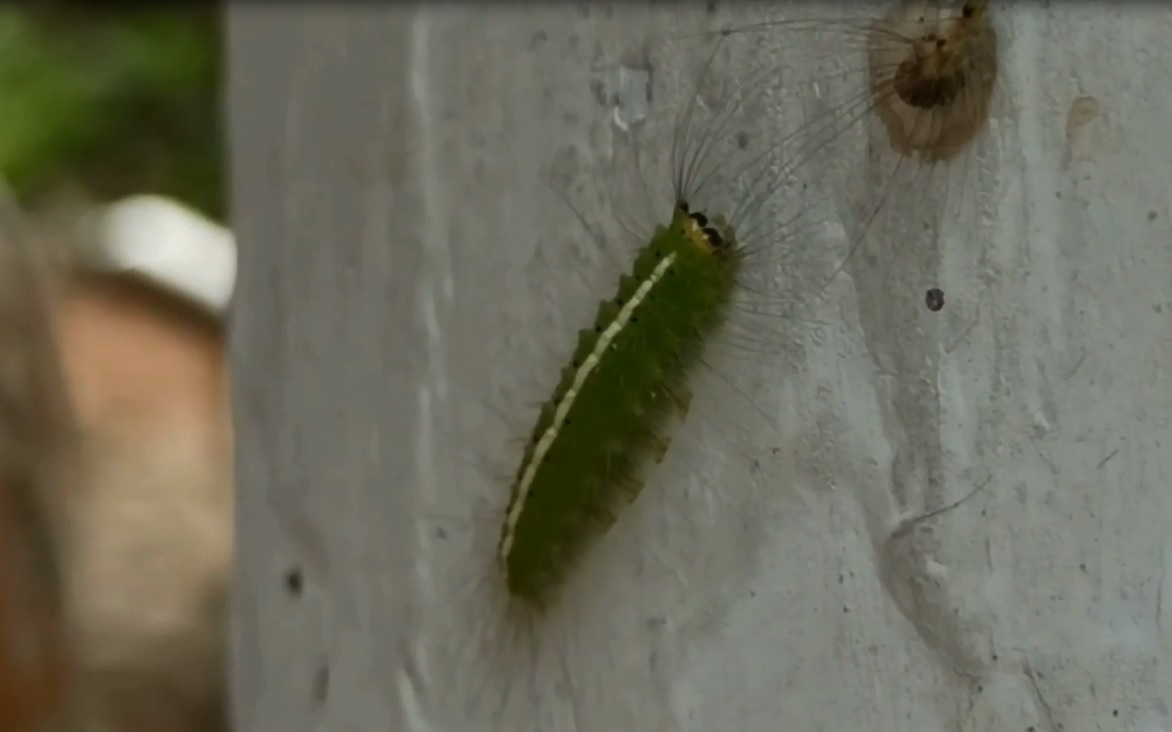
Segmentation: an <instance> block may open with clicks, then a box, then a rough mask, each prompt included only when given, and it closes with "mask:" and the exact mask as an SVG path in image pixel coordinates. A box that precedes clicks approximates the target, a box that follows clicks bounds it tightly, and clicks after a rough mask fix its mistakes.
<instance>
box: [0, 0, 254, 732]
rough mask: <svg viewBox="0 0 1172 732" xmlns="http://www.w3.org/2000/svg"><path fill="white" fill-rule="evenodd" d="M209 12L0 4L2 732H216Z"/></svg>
mask: <svg viewBox="0 0 1172 732" xmlns="http://www.w3.org/2000/svg"><path fill="white" fill-rule="evenodd" d="M220 16H221V12H220V8H219V7H218V6H217V5H215V4H198V3H192V4H178V3H168V4H160V5H158V6H150V5H147V4H97V3H94V4H91V5H86V4H81V3H63V2H51V1H50V2H40V3H26V4H13V5H5V6H3V7H0V181H2V182H3V183H4V185H5V187H6V188H7V189H8V191H7V192H6V193H5V196H4V199H5V200H4V201H3V203H5V207H4V210H3V211H0V213H3V214H4V215H3V216H0V219H2V220H0V224H3V226H2V227H0V229H2V230H0V360H2V362H3V365H4V366H5V368H4V369H0V730H3V731H4V732H25V731H26V730H27V731H29V732H32V730H93V731H94V732H97V731H99V730H101V731H102V732H121V731H123V730H125V731H127V732H129V731H130V730H145V729H155V730H167V731H169V732H182V731H185V730H190V732H212V731H213V730H224V729H227V721H226V719H227V713H226V702H225V699H226V694H225V690H224V689H225V680H224V667H225V665H226V664H225V661H224V649H225V647H226V638H225V627H226V615H227V613H226V596H227V595H226V593H227V587H228V585H229V582H230V577H231V568H232V561H231V560H232V556H231V554H232V480H231V478H232V462H231V425H230V418H229V410H228V407H227V405H228V401H227V376H226V368H225V365H224V352H223V347H224V346H223V342H224V328H225V325H224V318H225V313H226V308H227V302H228V299H229V298H230V293H231V287H232V284H233V282H234V276H235V241H234V239H233V238H232V237H231V233H230V231H229V230H228V229H227V228H226V226H225V216H226V214H225V190H226V186H225V183H224V170H225V167H226V166H225V160H224V133H223V123H222V116H221V111H220V101H221V94H220V88H221V74H222V71H221V67H222V60H221V17H220ZM12 199H14V200H12ZM128 201H129V202H131V204H126V202H128ZM11 204H16V205H15V206H13V205H11ZM103 211H105V212H111V211H113V212H118V215H117V216H107V217H106V218H102V217H96V218H95V217H92V216H89V213H91V212H103ZM14 212H15V213H14ZM91 220H97V221H102V222H107V221H115V223H114V224H109V225H107V224H106V223H103V224H102V225H101V226H99V227H97V228H95V229H93V230H92V231H91V230H90V229H86V228H84V227H81V226H79V225H77V224H78V223H79V222H86V221H91ZM14 222H15V223H14ZM83 232H84V233H83ZM94 232H100V233H98V234H97V235H91V234H93V233H94ZM57 245H62V246H60V247H59V250H60V252H64V254H61V255H60V256H58V247H57ZM46 252H47V253H48V254H46V255H45V256H44V257H42V256H41V254H42V253H46ZM42 258H43V259H44V262H45V265H46V266H45V270H46V275H47V276H46V277H45V278H39V277H32V278H30V277H29V276H28V273H29V272H30V271H32V270H30V269H29V266H33V267H36V266H38V265H36V264H35V263H36V262H37V261H39V260H40V259H42ZM30 263H33V264H32V265H30ZM42 279H43V281H44V282H43V283H42ZM42 284H45V286H44V287H42ZM42 303H44V305H47V307H45V306H43V305H42ZM59 404H68V407H69V408H68V409H65V410H63V409H58V406H59Z"/></svg>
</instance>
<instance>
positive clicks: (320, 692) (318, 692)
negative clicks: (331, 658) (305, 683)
mask: <svg viewBox="0 0 1172 732" xmlns="http://www.w3.org/2000/svg"><path fill="white" fill-rule="evenodd" d="M329 698H330V667H329V666H328V665H327V664H325V663H323V664H321V665H320V666H318V667H317V671H316V672H314V674H313V703H314V706H318V707H320V706H323V705H324V704H325V703H326V701H327V700H328V699H329Z"/></svg>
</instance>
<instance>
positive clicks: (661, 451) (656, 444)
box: [651, 436, 671, 465]
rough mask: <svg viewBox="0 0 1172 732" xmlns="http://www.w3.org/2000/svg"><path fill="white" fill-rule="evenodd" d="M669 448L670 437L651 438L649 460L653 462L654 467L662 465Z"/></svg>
mask: <svg viewBox="0 0 1172 732" xmlns="http://www.w3.org/2000/svg"><path fill="white" fill-rule="evenodd" d="M669 447H671V438H670V437H656V436H652V438H651V459H652V460H654V461H655V464H656V465H658V464H659V463H662V462H663V459H664V458H665V457H667V450H668V448H669Z"/></svg>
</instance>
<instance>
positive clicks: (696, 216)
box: [692, 212, 708, 229]
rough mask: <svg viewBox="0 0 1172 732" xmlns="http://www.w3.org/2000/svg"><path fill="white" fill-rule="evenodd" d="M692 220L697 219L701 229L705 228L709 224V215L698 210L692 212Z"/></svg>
mask: <svg viewBox="0 0 1172 732" xmlns="http://www.w3.org/2000/svg"><path fill="white" fill-rule="evenodd" d="M692 220H693V221H695V222H696V225H697V226H699V227H700V228H701V229H703V228H704V227H705V226H708V217H707V216H705V215H704V214H702V213H699V212H697V213H694V214H692Z"/></svg>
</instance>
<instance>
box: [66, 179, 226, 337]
mask: <svg viewBox="0 0 1172 732" xmlns="http://www.w3.org/2000/svg"><path fill="white" fill-rule="evenodd" d="M92 216H93V218H92V219H90V220H89V221H88V222H87V223H88V224H91V225H93V226H94V231H95V233H96V235H97V245H98V246H97V250H96V251H95V252H94V254H93V255H94V262H93V263H94V265H95V266H96V267H98V268H100V269H103V270H107V271H112V272H123V273H127V274H134V275H137V276H139V277H141V278H143V279H145V280H146V281H148V282H150V283H152V284H154V285H158V286H159V287H161V288H164V289H166V290H167V291H168V292H171V293H173V294H175V295H177V296H179V297H182V298H183V299H185V300H188V301H190V302H192V303H193V304H195V305H197V306H199V307H201V308H203V309H205V310H207V311H209V312H210V313H211V314H213V315H215V316H217V317H224V316H225V315H226V314H227V310H228V305H229V304H230V303H231V300H232V289H233V287H234V285H235V281H236V238H235V237H234V236H233V234H232V232H231V231H230V230H228V229H226V228H225V227H223V226H220V225H219V224H217V223H216V222H214V221H212V220H210V219H208V218H206V217H204V216H203V215H201V214H200V213H198V212H196V211H194V210H192V209H190V208H188V207H186V206H184V205H182V204H180V203H178V202H176V201H173V200H171V199H169V198H164V197H162V196H155V195H138V196H131V197H129V198H124V199H122V200H121V201H118V202H117V203H113V204H110V205H108V206H103V207H102V208H100V209H98V210H97V211H96V212H94V214H92Z"/></svg>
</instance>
